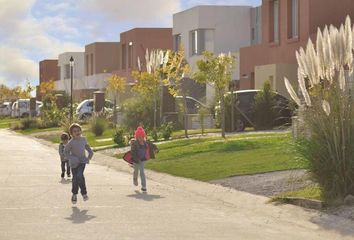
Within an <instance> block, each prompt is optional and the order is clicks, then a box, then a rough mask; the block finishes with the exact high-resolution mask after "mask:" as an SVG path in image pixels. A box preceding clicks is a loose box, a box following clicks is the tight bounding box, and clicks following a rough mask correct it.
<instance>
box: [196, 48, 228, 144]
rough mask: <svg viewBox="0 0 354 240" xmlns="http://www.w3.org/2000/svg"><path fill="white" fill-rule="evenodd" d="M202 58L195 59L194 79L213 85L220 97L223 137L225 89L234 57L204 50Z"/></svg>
mask: <svg viewBox="0 0 354 240" xmlns="http://www.w3.org/2000/svg"><path fill="white" fill-rule="evenodd" d="M203 57H204V58H203V59H200V60H198V61H197V66H198V71H197V72H195V73H194V79H195V80H196V81H197V82H200V83H209V84H212V85H214V86H215V90H216V92H217V94H218V96H219V97H220V113H221V129H222V133H221V135H222V137H225V101H224V94H225V89H227V87H228V86H229V84H230V81H231V76H232V72H233V68H234V58H233V57H232V56H231V54H229V55H228V56H227V55H225V54H220V55H218V56H216V55H214V54H213V53H211V52H208V51H206V52H204V53H203Z"/></svg>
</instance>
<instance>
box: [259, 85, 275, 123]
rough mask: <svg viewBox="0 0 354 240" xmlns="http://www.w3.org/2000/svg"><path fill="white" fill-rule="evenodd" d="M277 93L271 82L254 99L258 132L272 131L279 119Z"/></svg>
mask: <svg viewBox="0 0 354 240" xmlns="http://www.w3.org/2000/svg"><path fill="white" fill-rule="evenodd" d="M274 97H275V93H274V92H273V91H272V89H271V86H270V83H269V81H266V82H265V83H264V85H263V90H262V91H259V92H258V93H257V95H256V96H255V97H254V105H253V114H254V123H255V127H256V129H257V130H264V129H270V128H272V127H273V126H274V123H275V120H276V118H277V112H276V104H277V102H276V100H275V98H274Z"/></svg>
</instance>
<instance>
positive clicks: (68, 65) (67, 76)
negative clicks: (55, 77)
mask: <svg viewBox="0 0 354 240" xmlns="http://www.w3.org/2000/svg"><path fill="white" fill-rule="evenodd" d="M64 69H65V74H64V79H68V78H70V64H65V65H64Z"/></svg>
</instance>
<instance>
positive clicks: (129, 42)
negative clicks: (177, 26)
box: [114, 28, 172, 84]
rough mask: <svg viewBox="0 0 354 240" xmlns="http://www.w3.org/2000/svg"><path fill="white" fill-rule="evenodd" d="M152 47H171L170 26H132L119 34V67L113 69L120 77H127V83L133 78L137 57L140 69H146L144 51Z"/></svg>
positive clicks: (164, 48) (131, 82) (165, 48)
mask: <svg viewBox="0 0 354 240" xmlns="http://www.w3.org/2000/svg"><path fill="white" fill-rule="evenodd" d="M147 49H148V50H149V51H150V50H152V49H162V50H167V49H172V29H171V28H133V29H131V30H129V31H126V32H123V33H121V34H120V54H119V56H120V61H119V68H118V70H117V71H115V72H114V73H115V74H118V75H120V76H122V77H126V78H127V83H128V84H133V83H134V82H135V80H134V79H133V78H132V76H131V73H132V71H134V70H138V58H139V59H140V62H141V65H142V70H146V67H145V66H146V65H145V53H146V50H147Z"/></svg>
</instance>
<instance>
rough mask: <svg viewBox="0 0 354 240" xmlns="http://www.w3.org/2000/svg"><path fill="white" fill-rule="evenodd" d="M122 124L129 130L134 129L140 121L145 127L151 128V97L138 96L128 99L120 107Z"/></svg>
mask: <svg viewBox="0 0 354 240" xmlns="http://www.w3.org/2000/svg"><path fill="white" fill-rule="evenodd" d="M122 112H123V124H124V125H125V126H126V127H127V128H129V129H130V130H133V129H136V127H137V126H138V125H139V123H140V122H143V123H144V126H145V128H151V127H152V126H153V123H154V108H153V102H152V100H151V99H149V98H147V97H144V96H139V97H134V98H131V99H128V100H127V101H126V102H125V103H124V104H123V107H122Z"/></svg>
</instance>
